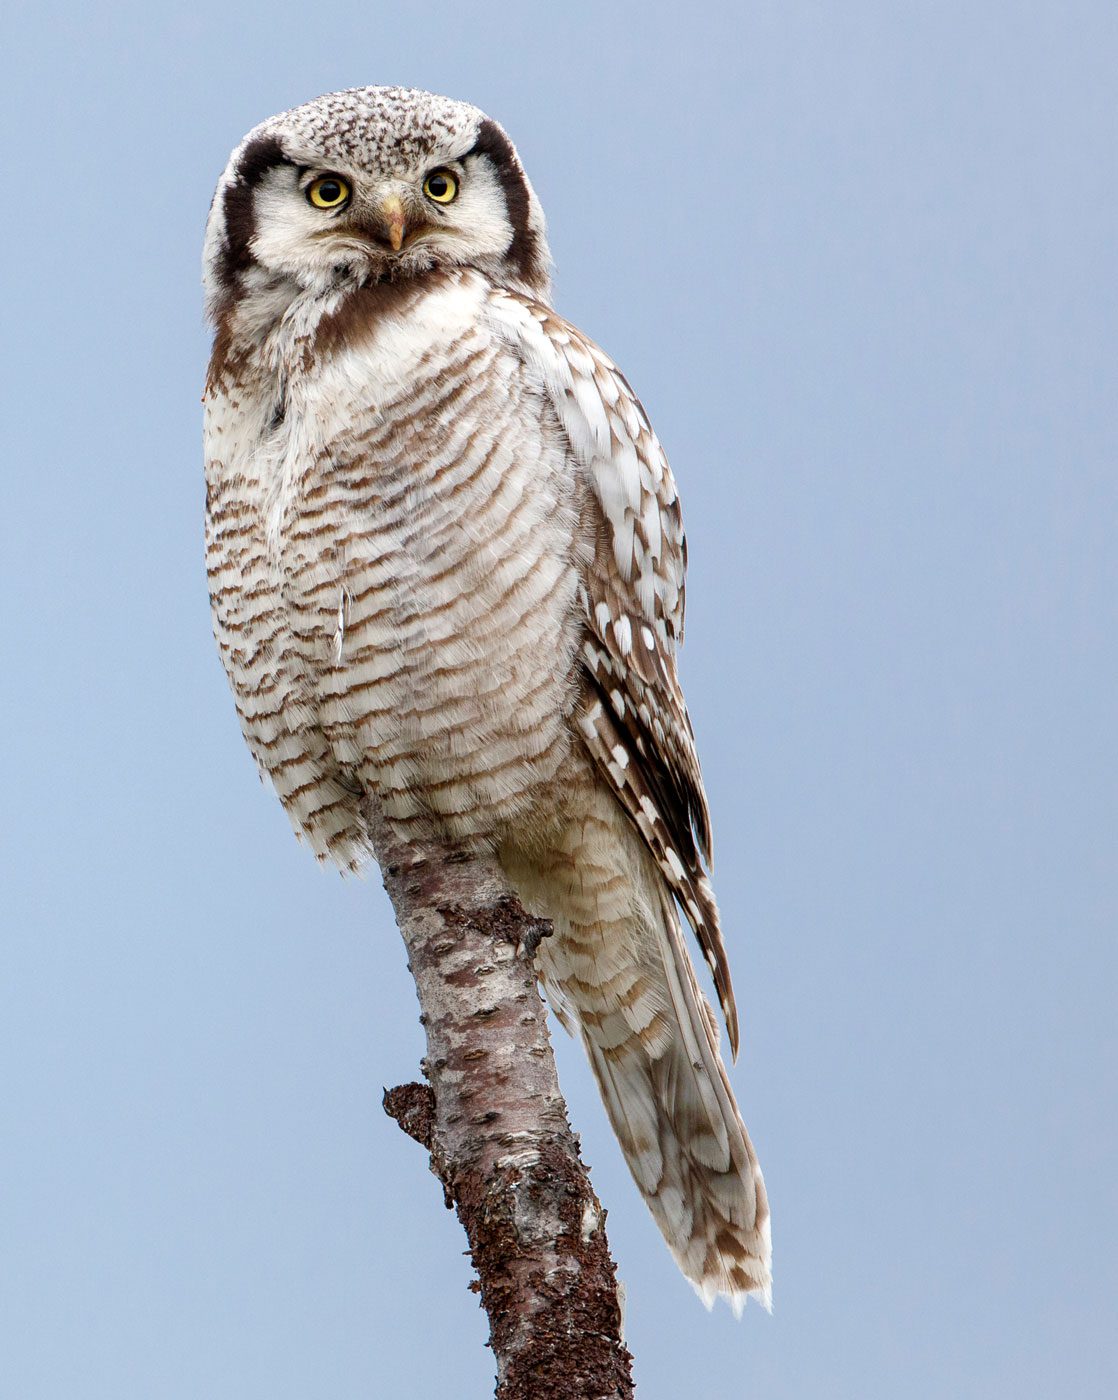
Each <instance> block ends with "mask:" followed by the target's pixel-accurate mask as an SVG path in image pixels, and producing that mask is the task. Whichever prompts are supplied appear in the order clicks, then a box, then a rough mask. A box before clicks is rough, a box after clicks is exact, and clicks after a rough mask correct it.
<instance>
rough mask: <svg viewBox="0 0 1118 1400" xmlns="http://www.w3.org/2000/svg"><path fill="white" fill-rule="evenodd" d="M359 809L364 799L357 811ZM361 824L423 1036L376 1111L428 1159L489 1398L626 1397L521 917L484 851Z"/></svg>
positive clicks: (613, 1312)
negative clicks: (465, 1272)
mask: <svg viewBox="0 0 1118 1400" xmlns="http://www.w3.org/2000/svg"><path fill="white" fill-rule="evenodd" d="M366 806H367V808H371V807H372V804H371V803H368V804H366ZM366 816H367V820H368V822H369V829H370V831H371V832H372V833H373V843H374V848H375V851H376V855H377V859H378V861H379V862H380V867H381V873H382V875H383V877H384V885H385V889H386V890H387V891H388V895H389V898H390V899H391V900H392V904H393V907H394V909H395V911H396V921H397V923H398V924H399V926H400V932H401V933H402V934H403V936H404V942H405V944H406V945H407V950H408V965H409V967H410V968H411V971H412V975H413V976H414V977H415V984H416V990H417V992H418V994H419V1004H420V1008H421V1012H422V1014H421V1016H420V1020H421V1021H422V1023H423V1025H424V1027H425V1029H426V1032H427V1056H426V1058H425V1060H424V1062H423V1072H424V1074H425V1076H426V1078H427V1080H428V1084H429V1087H428V1085H425V1084H405V1085H402V1086H400V1087H398V1088H396V1089H391V1090H388V1091H387V1092H386V1093H385V1096H384V1107H385V1111H386V1112H387V1113H388V1114H389V1115H390V1116H391V1117H393V1118H395V1119H396V1121H397V1122H398V1123H399V1124H400V1126H401V1128H403V1129H404V1131H405V1132H406V1133H408V1134H409V1135H410V1136H411V1137H413V1138H415V1140H416V1141H417V1142H419V1143H421V1144H422V1145H423V1146H424V1147H425V1148H427V1150H428V1151H429V1152H430V1154H431V1170H432V1171H433V1172H434V1173H435V1175H436V1176H437V1177H438V1178H439V1180H440V1181H441V1182H442V1186H443V1194H444V1198H445V1200H446V1204H447V1206H448V1207H450V1206H452V1205H453V1206H454V1208H455V1209H456V1210H457V1212H458V1218H459V1220H461V1222H462V1225H463V1226H464V1228H465V1230H466V1235H467V1237H468V1239H469V1243H470V1253H471V1255H472V1257H473V1262H474V1267H475V1269H476V1270H477V1274H478V1283H477V1284H476V1285H475V1286H476V1287H477V1288H479V1290H480V1293H481V1301H482V1305H483V1306H484V1308H485V1310H486V1312H487V1313H488V1314H489V1335H490V1345H491V1347H492V1348H493V1353H494V1356H495V1357H496V1361H497V1391H496V1394H497V1400H630V1397H632V1395H633V1382H632V1374H631V1369H630V1367H631V1357H630V1355H629V1352H628V1351H627V1350H626V1348H625V1345H624V1343H623V1342H622V1340H621V1308H620V1304H619V1300H618V1292H617V1280H616V1277H615V1270H614V1264H613V1260H612V1259H611V1257H610V1253H609V1245H608V1243H607V1241H606V1233H605V1211H604V1210H603V1209H602V1207H601V1205H600V1204H599V1202H598V1198H597V1197H596V1196H595V1194H594V1191H593V1188H592V1187H591V1185H590V1179H589V1177H588V1175H587V1173H586V1168H585V1167H584V1166H583V1164H582V1161H581V1160H580V1158H579V1154H578V1140H577V1138H576V1137H575V1135H574V1133H573V1132H572V1131H571V1128H570V1124H569V1123H568V1121H567V1110H566V1105H565V1103H564V1102H563V1097H562V1094H561V1093H560V1090H559V1080H558V1076H557V1074H556V1070H555V1060H554V1057H553V1055H552V1052H551V1042H550V1039H549V1037H548V1031H547V1021H546V1013H545V1011H544V1007H543V1003H542V1002H541V1000H540V995H539V991H538V989H537V986H536V978H535V973H534V971H533V968H532V961H531V955H532V953H533V952H534V951H535V947H536V946H537V944H538V943H539V940H540V938H541V937H546V936H548V935H549V934H550V932H551V929H550V925H548V924H547V923H545V922H542V921H541V920H538V919H534V918H532V917H531V916H530V915H529V914H527V913H526V912H525V911H524V909H523V908H522V907H521V905H520V903H519V901H518V900H517V899H516V898H515V896H514V895H513V894H512V892H511V891H510V890H509V888H508V885H507V883H506V882H505V880H504V878H503V876H502V874H501V871H500V869H499V867H498V866H497V864H496V862H495V861H494V860H493V859H492V858H487V857H484V856H479V855H477V854H474V853H469V852H466V851H464V850H461V849H458V848H455V847H451V846H439V845H434V844H432V845H419V844H415V843H408V844H404V843H401V842H400V841H398V840H397V839H396V838H395V837H394V836H393V834H392V833H391V832H390V831H389V829H388V828H387V826H386V825H385V824H384V823H382V822H381V821H380V820H379V814H377V813H375V812H373V811H371V810H367V813H366Z"/></svg>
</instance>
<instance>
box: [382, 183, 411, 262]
mask: <svg viewBox="0 0 1118 1400" xmlns="http://www.w3.org/2000/svg"><path fill="white" fill-rule="evenodd" d="M380 215H381V218H382V220H383V221H384V227H385V229H386V230H387V233H388V241H389V243H391V245H392V251H393V252H394V253H398V252H399V251H400V249H401V248H402V247H403V246H404V234H405V233H406V232H407V228H406V226H405V224H404V204H403V201H402V200H401V198H400V196H399V195H398V194H390V195H389V196H388V198H387V199H385V200H384V201H383V203H382V204H381V206H380Z"/></svg>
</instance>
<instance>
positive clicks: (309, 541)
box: [210, 276, 580, 859]
mask: <svg viewBox="0 0 1118 1400" xmlns="http://www.w3.org/2000/svg"><path fill="white" fill-rule="evenodd" d="M484 293H485V287H484V284H483V283H482V282H481V279H477V278H471V277H469V276H459V277H457V278H454V279H448V280H446V281H444V282H441V283H437V284H435V286H434V287H433V288H432V289H431V290H429V291H427V292H425V293H420V294H412V295H411V297H410V299H409V300H408V304H407V305H406V307H400V306H396V307H394V308H384V307H382V306H380V305H379V304H378V302H377V300H376V299H375V298H374V297H372V296H369V297H368V298H367V299H366V301H365V304H363V305H362V304H360V299H358V304H357V305H352V304H351V305H343V306H341V307H339V308H337V309H336V311H335V312H334V313H333V315H332V316H331V317H330V318H329V319H328V320H325V321H323V322H321V323H320V325H319V326H318V327H314V326H313V324H312V325H311V326H310V328H309V329H307V328H304V331H303V333H301V334H296V333H294V332H293V333H292V334H291V335H290V342H289V344H288V345H286V346H285V345H284V344H283V342H282V341H281V342H280V343H279V344H278V346H273V347H272V355H273V362H275V363H277V364H278V373H272V374H271V375H269V374H268V373H261V375H260V376H259V382H258V383H257V385H256V392H255V394H254V395H253V394H246V393H245V392H244V387H243V386H242V387H241V388H240V389H239V390H238V391H237V393H236V394H235V393H234V391H233V390H228V391H227V393H226V400H227V404H226V407H225V408H224V411H223V412H222V411H218V413H217V414H216V415H215V424H218V423H219V424H220V430H219V431H218V432H216V433H214V434H211V443H212V444H213V445H214V450H213V462H211V468H212V476H213V477H214V481H213V482H212V483H211V493H210V500H211V517H212V518H211V532H212V535H213V539H212V540H211V582H212V584H213V585H214V586H213V589H212V591H213V596H214V599H215V604H214V611H215V628H216V630H217V633H218V639H219V644H221V645H222V652H223V656H224V658H225V660H226V665H227V669H228V670H229V673H230V679H231V681H232V684H233V688H234V691H235V692H236V694H237V697H238V702H239V708H240V710H241V715H242V725H243V727H244V729H245V733H246V737H247V738H248V740H249V744H250V747H252V749H253V752H254V753H255V755H256V758H257V760H258V762H259V764H260V766H261V768H262V770H263V771H264V772H266V773H267V774H268V775H269V777H271V778H272V780H273V782H274V783H275V785H276V788H277V791H278V792H279V795H280V797H281V799H282V800H283V801H284V804H285V806H286V807H287V808H288V811H289V815H291V817H292V820H293V822H294V824H295V825H296V827H297V829H300V830H301V831H302V832H303V834H304V835H306V836H307V837H308V838H309V839H310V840H311V842H312V844H313V845H314V846H315V848H316V849H317V850H319V851H320V853H323V854H325V853H326V852H327V851H329V852H330V853H331V854H334V855H335V856H337V857H339V858H341V859H352V858H353V857H354V852H355V850H356V848H357V847H359V846H360V845H361V844H362V841H363V837H362V835H361V829H360V816H359V812H358V809H357V802H358V799H359V795H360V794H361V793H362V792H373V793H376V794H377V795H378V797H379V799H380V801H381V804H382V807H383V810H384V812H385V815H386V816H388V817H389V818H390V819H391V820H393V821H394V822H395V823H397V824H398V825H399V826H400V827H402V828H407V829H409V832H410V833H411V834H417V832H416V829H417V828H418V829H419V830H420V831H422V830H428V831H430V832H432V833H433V834H440V835H450V836H452V837H454V838H456V839H470V838H475V837H480V838H485V839H490V838H496V839H499V836H500V832H501V829H502V827H504V826H505V825H507V824H508V823H509V822H511V821H514V820H516V819H517V818H519V817H522V816H523V815H524V814H525V813H526V812H527V811H528V810H529V809H531V808H532V807H533V806H534V805H536V804H538V803H539V802H540V800H541V797H542V796H543V794H544V793H545V792H546V791H547V790H548V789H549V786H550V785H551V784H552V783H553V782H554V779H555V776H556V774H557V772H558V771H559V768H560V766H561V765H562V763H563V762H564V759H565V758H566V755H567V752H568V749H569V744H570V737H569V735H570V731H569V728H568V724H567V716H568V715H569V713H570V710H571V706H572V704H573V701H574V695H573V686H574V682H573V679H572V677H573V671H574V650H575V646H576V642H577V627H576V625H575V606H576V586H577V560H576V558H575V552H574V550H575V546H574V540H575V539H576V537H577V533H578V532H577V523H578V516H579V510H580V502H579V499H578V495H577V491H578V487H577V482H576V480H575V477H574V474H573V473H571V472H570V471H569V470H568V469H567V465H566V455H565V452H564V450H563V446H562V439H561V435H560V430H559V428H558V425H557V423H556V422H555V419H554V415H553V413H552V411H551V410H550V409H549V408H548V407H547V406H546V405H545V402H544V399H543V395H542V394H541V393H540V392H539V391H538V390H537V389H536V388H535V387H534V386H533V385H532V384H531V383H530V382H529V380H528V378H527V376H526V374H525V371H524V369H523V367H522V365H521V363H520V361H519V360H518V359H517V357H516V356H515V355H514V354H513V352H511V351H510V350H509V349H508V348H507V346H505V345H504V344H503V343H501V342H500V341H499V339H498V338H497V337H496V336H495V335H494V334H493V333H492V332H491V331H489V329H488V327H487V323H486V321H485V319H484V316H483V314H482V307H483V298H484ZM287 322H288V325H289V326H291V327H296V328H297V327H298V318H297V317H288V318H287ZM277 355H278V360H277ZM277 386H280V387H277ZM278 392H282V403H281V411H279V412H277V409H276V405H275V402H274V400H275V397H276V394H277V393H278ZM238 395H239V397H238ZM234 398H236V400H237V405H238V406H237V407H236V408H233V407H232V402H233V400H234ZM270 398H271V399H272V400H273V402H271V403H269V399H270ZM236 445H239V447H240V452H239V453H238V452H237V451H236ZM231 447H232V448H233V451H232V452H230V448H231ZM223 452H224V453H225V454H226V456H232V457H233V458H236V457H238V456H239V457H240V458H241V460H240V461H236V460H233V461H231V462H228V463H227V462H225V459H224V458H223V457H222V456H221V454H222V453H223ZM226 527H228V528H226ZM214 545H216V546H217V547H216V548H214V547H213V546H214ZM223 634H224V636H223Z"/></svg>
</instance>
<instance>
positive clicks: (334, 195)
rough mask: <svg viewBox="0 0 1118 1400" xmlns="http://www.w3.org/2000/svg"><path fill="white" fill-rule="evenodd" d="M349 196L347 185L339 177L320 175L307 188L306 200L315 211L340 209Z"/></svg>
mask: <svg viewBox="0 0 1118 1400" xmlns="http://www.w3.org/2000/svg"><path fill="white" fill-rule="evenodd" d="M349 196H350V188H349V184H348V183H347V182H346V181H345V180H343V179H342V177H341V176H340V175H320V176H319V177H318V179H317V180H312V181H311V182H310V184H309V185H308V186H307V198H308V199H309V200H310V202H311V203H312V204H313V205H314V207H315V208H316V209H340V208H341V206H342V205H343V204H345V203H346V202H347V201H348V200H349Z"/></svg>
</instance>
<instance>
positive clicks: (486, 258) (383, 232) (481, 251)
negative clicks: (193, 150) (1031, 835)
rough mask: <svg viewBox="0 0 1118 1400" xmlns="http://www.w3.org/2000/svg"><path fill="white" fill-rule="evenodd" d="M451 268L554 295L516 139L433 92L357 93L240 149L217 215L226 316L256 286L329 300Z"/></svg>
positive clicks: (259, 133)
mask: <svg viewBox="0 0 1118 1400" xmlns="http://www.w3.org/2000/svg"><path fill="white" fill-rule="evenodd" d="M449 267H473V268H476V269H478V270H479V271H480V272H482V273H484V274H485V275H486V276H488V277H489V278H491V279H492V280H493V281H495V282H498V283H500V284H502V285H511V286H515V287H519V288H521V289H524V290H527V291H529V292H530V293H532V294H533V295H535V296H546V293H547V287H548V271H549V267H550V254H549V252H548V247H547V238H546V233H545V225H544V217H543V211H542V209H541V208H540V203H539V200H538V199H537V198H536V195H535V192H534V191H533V189H532V186H531V185H530V184H529V182H528V177H527V176H526V175H525V173H524V170H523V168H522V166H521V164H520V160H519V158H518V157H517V154H516V150H515V149H514V147H513V144H512V142H511V141H510V140H509V138H508V137H507V136H506V135H505V133H504V131H502V129H501V128H500V127H499V126H498V125H497V123H496V122H495V121H493V120H491V119H490V118H489V117H487V116H486V115H485V114H484V113H483V112H480V111H479V110H478V109H477V108H476V107H472V106H470V105H469V104H468V103H465V102H454V101H451V100H450V99H449V98H446V97H436V96H435V95H433V94H432V93H429V92H420V91H418V90H416V89H411V88H395V87H367V88H351V89H349V90H348V91H345V92H332V93H327V94H326V95H325V96H324V97H318V98H316V99H315V100H314V101H313V102H307V103H305V104H304V105H303V106H301V107H295V108H293V109H292V110H291V111H289V112H283V113H281V114H280V115H279V116H276V117H271V118H269V119H268V120H267V121H265V122H262V123H261V124H260V125H259V126H257V127H255V128H254V129H253V130H252V131H250V132H249V134H248V135H247V136H246V137H245V138H244V140H243V141H242V142H241V143H240V145H239V146H238V147H237V149H236V150H235V151H234V152H233V154H232V156H231V157H230V160H229V164H228V165H227V166H226V168H225V173H224V174H223V175H222V177H221V180H220V182H219V183H218V187H217V191H216V193H215V195H214V200H213V204H212V206H211V209H210V218H209V224H208V226H207V230H206V246H205V258H204V281H205V287H206V303H207V309H208V311H209V314H210V316H211V318H212V319H213V320H214V321H217V320H218V319H219V318H220V317H221V315H222V314H223V312H224V311H225V310H226V309H227V308H228V307H229V306H230V305H231V304H234V303H236V302H238V301H240V300H241V299H242V298H244V297H245V296H247V295H249V294H251V293H252V292H253V290H254V289H258V290H260V291H262V292H263V291H265V289H266V290H267V291H268V292H269V293H276V292H279V293H281V294H282V290H283V289H284V288H288V289H290V290H291V292H293V293H294V292H295V291H297V290H311V291H315V290H319V291H326V290H328V289H329V288H330V287H332V286H335V285H338V284H339V283H342V282H352V281H357V282H359V283H365V282H398V281H402V280H405V279H412V278H420V277H423V276H424V275H425V274H427V273H430V272H432V271H433V270H435V269H438V268H449Z"/></svg>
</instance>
